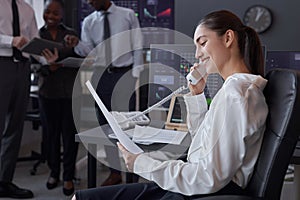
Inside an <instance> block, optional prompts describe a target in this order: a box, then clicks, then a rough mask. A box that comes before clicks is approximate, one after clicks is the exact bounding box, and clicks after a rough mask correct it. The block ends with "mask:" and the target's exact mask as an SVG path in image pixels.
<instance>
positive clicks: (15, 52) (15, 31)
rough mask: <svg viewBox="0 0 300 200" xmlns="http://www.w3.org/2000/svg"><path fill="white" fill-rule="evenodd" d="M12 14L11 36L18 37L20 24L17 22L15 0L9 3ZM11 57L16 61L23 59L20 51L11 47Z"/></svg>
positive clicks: (17, 13) (17, 14) (17, 15)
mask: <svg viewBox="0 0 300 200" xmlns="http://www.w3.org/2000/svg"><path fill="white" fill-rule="evenodd" d="M11 7H12V13H13V36H20V22H19V12H18V6H17V3H16V0H12V1H11ZM13 57H14V58H15V59H17V60H23V59H24V57H23V56H22V53H21V51H20V50H18V49H17V48H16V47H13Z"/></svg>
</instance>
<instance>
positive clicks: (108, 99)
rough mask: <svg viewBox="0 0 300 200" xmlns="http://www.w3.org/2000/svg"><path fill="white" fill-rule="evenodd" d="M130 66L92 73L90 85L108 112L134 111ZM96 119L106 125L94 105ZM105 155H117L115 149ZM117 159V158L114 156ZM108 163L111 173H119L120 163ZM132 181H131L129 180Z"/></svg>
mask: <svg viewBox="0 0 300 200" xmlns="http://www.w3.org/2000/svg"><path fill="white" fill-rule="evenodd" d="M131 69H132V66H127V67H122V68H117V67H112V68H110V67H109V68H104V67H98V68H96V70H95V71H94V73H93V77H92V84H93V85H94V87H95V86H96V92H97V94H98V96H99V98H100V99H101V100H102V102H103V104H104V105H105V106H106V108H107V109H108V110H109V111H112V110H114V111H134V110H135V106H136V102H135V101H136V100H135V98H136V95H135V84H136V78H134V77H133V76H132V73H131ZM95 108H96V114H97V119H98V122H99V125H103V124H107V120H106V119H105V117H104V115H103V114H102V112H101V110H100V108H99V107H98V105H96V103H95ZM106 154H108V155H109V156H110V157H114V155H115V156H116V155H118V149H117V148H108V149H106ZM116 157H117V156H116ZM112 163H113V164H111V163H110V165H111V166H110V170H111V172H113V173H119V174H120V173H121V172H120V171H119V170H118V169H120V163H118V162H115V161H113V162H112ZM113 165H114V166H113ZM128 177H129V176H128ZM128 179H129V182H134V180H136V179H137V178H136V177H135V176H134V175H133V176H131V177H130V178H128ZM131 179H132V180H131Z"/></svg>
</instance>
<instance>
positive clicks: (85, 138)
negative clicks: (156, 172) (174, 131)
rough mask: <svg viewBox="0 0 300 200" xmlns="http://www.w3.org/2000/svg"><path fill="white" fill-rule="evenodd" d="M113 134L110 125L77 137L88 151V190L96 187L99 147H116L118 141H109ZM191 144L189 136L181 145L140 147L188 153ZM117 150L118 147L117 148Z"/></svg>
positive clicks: (84, 132) (148, 149) (150, 149)
mask: <svg viewBox="0 0 300 200" xmlns="http://www.w3.org/2000/svg"><path fill="white" fill-rule="evenodd" d="M110 133H113V132H112V130H111V128H110V126H109V125H107V124H106V125H103V126H101V127H96V128H93V129H90V130H88V131H83V132H81V133H79V134H77V135H76V136H75V141H76V142H80V143H83V144H84V145H85V146H86V147H87V149H88V167H87V170H88V172H87V174H88V177H87V179H88V180H87V182H88V188H93V187H96V180H97V173H96V167H97V158H96V157H97V146H99V145H102V146H103V147H104V146H110V147H113V146H115V144H114V143H115V142H116V140H113V139H109V138H108V137H107V135H108V134H110ZM190 142H191V137H190V135H189V134H187V135H186V137H185V138H184V139H183V141H182V142H181V144H180V145H173V144H172V145H171V144H152V145H139V146H140V147H141V148H142V149H143V150H144V151H148V152H149V151H155V150H160V151H165V152H172V153H178V152H186V150H187V148H188V147H189V145H190ZM116 148H117V147H116Z"/></svg>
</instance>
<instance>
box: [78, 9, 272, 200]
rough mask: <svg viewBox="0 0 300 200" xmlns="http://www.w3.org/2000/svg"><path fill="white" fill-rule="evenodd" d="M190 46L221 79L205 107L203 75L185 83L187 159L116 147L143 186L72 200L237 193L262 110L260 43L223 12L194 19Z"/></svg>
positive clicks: (258, 135)
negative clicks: (188, 135)
mask: <svg viewBox="0 0 300 200" xmlns="http://www.w3.org/2000/svg"><path fill="white" fill-rule="evenodd" d="M194 43H195V45H196V54H195V56H196V58H197V59H199V61H201V62H202V63H204V64H205V67H206V71H207V73H208V74H211V73H219V74H220V75H221V76H222V77H223V79H224V80H225V82H224V84H223V86H222V88H221V89H220V90H219V91H218V93H217V94H216V95H215V97H214V99H213V100H212V102H211V105H210V108H209V110H208V108H207V103H206V100H205V96H204V94H203V90H204V87H205V82H206V77H207V76H205V77H204V78H203V79H202V80H200V81H199V82H198V83H197V84H196V85H189V88H190V93H189V94H188V95H186V96H185V97H184V98H185V103H186V106H187V111H188V127H189V132H190V133H191V136H192V142H191V145H190V148H189V151H188V155H187V161H182V160H167V161H160V160H157V159H155V158H153V157H151V156H150V155H149V154H147V153H142V154H138V155H136V154H132V153H130V152H128V151H127V150H126V149H125V148H124V147H123V146H122V145H121V144H118V147H119V149H120V150H121V152H122V154H123V158H124V160H125V164H126V167H127V168H128V170H129V171H132V172H134V173H136V174H138V175H140V176H142V177H144V178H145V179H147V180H149V181H151V182H149V183H136V184H126V185H119V186H114V187H102V188H96V189H89V190H82V191H77V192H76V194H75V196H74V197H73V199H77V200H81V199H114V198H116V199H123V198H124V199H143V200H144V199H193V198H198V197H201V196H203V195H209V194H212V193H214V194H216V193H220V194H230V193H232V192H235V193H237V192H238V193H241V194H242V193H243V188H245V187H246V186H247V183H248V181H249V179H250V178H251V175H252V172H253V168H254V165H255V162H256V160H257V157H258V154H259V151H260V147H261V142H262V136H263V132H264V130H265V121H266V117H267V113H268V107H267V104H266V102H265V97H264V95H263V89H264V87H265V85H266V83H267V80H265V79H264V78H262V75H263V56H262V50H261V44H260V41H259V38H258V35H257V33H256V32H255V31H254V30H253V29H252V28H250V27H247V26H245V25H243V24H242V22H241V20H240V19H239V18H238V17H237V16H236V15H234V14H233V13H231V12H229V11H225V10H221V11H215V12H212V13H210V14H208V15H207V16H205V17H204V18H203V19H202V20H201V21H200V23H199V25H198V26H197V28H196V30H195V33H194ZM194 67H197V66H194Z"/></svg>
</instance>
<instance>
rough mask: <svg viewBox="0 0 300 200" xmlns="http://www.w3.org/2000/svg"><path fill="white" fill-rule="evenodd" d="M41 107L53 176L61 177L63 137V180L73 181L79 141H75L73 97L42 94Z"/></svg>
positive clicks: (48, 159) (48, 158)
mask: <svg viewBox="0 0 300 200" xmlns="http://www.w3.org/2000/svg"><path fill="white" fill-rule="evenodd" d="M40 109H41V110H42V111H41V112H44V115H43V116H44V119H43V122H42V123H43V126H45V132H44V133H43V134H45V137H44V139H45V140H46V141H43V143H44V145H46V147H45V149H46V150H47V151H46V152H47V155H46V158H47V163H48V166H49V168H50V170H51V174H50V176H51V177H54V178H57V179H59V175H60V164H61V139H62V142H63V156H62V162H63V169H64V170H63V180H64V181H71V180H73V178H74V176H75V164H76V156H77V150H78V143H77V142H75V134H77V130H76V127H75V124H74V121H73V114H72V99H71V98H60V99H50V98H45V97H42V96H40Z"/></svg>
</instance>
